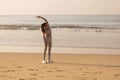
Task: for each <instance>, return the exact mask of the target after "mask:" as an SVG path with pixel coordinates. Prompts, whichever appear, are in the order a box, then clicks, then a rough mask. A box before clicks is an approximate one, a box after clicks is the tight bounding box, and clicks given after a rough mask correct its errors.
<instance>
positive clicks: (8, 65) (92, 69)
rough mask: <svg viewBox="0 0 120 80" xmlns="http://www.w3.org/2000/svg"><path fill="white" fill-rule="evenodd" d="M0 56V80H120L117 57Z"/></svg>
mask: <svg viewBox="0 0 120 80" xmlns="http://www.w3.org/2000/svg"><path fill="white" fill-rule="evenodd" d="M52 59H53V60H54V63H49V64H43V63H41V62H42V54H37V53H34V54H33V53H29V54H27V53H24V54H20V53H19V54H18V53H0V80H41V79H42V80H68V79H69V80H120V55H112V54H111V55H107V54H103V55H102V54H101V55H98V54H97V55H95V54H94V55H92V54H91V55H89V54H86V55H85V54H52Z"/></svg>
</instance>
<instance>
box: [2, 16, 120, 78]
mask: <svg viewBox="0 0 120 80" xmlns="http://www.w3.org/2000/svg"><path fill="white" fill-rule="evenodd" d="M45 17H46V18H47V20H48V21H49V22H50V27H51V30H52V51H51V53H52V60H53V61H54V63H47V64H43V63H42V59H43V52H44V42H43V38H42V37H43V36H42V33H41V31H40V29H39V28H40V25H41V23H42V21H40V20H38V19H36V17H35V16H32V15H31V16H27V15H24V16H22V15H21V16H20V15H13V16H0V80H120V23H119V22H120V16H119V15H118V16H117V15H116V16H112V15H111V16H106V15H103V16H102V15H98V16H97V15H96V16H92V15H91V16H90V15H88V16H85V15H81V16H80V15H77V16H74V15H70V16H66V15H63V16H62V15H61V16H57V15H56V16H55V15H51V16H50V15H48V16H45Z"/></svg>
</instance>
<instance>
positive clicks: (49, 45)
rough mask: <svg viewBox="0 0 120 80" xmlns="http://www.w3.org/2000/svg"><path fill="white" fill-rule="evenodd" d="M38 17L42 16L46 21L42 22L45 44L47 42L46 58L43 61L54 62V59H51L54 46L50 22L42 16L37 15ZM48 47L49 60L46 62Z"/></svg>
mask: <svg viewBox="0 0 120 80" xmlns="http://www.w3.org/2000/svg"><path fill="white" fill-rule="evenodd" d="M37 18H41V19H43V20H44V21H45V22H44V23H43V24H41V31H42V33H43V39H44V44H45V49H44V56H43V57H44V58H43V61H42V63H47V62H48V63H53V61H51V57H50V56H51V48H52V33H51V29H50V26H49V23H48V21H47V19H45V18H43V17H41V16H37ZM47 49H48V61H47V62H46V59H45V58H46V51H47Z"/></svg>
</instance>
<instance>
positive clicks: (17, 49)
mask: <svg viewBox="0 0 120 80" xmlns="http://www.w3.org/2000/svg"><path fill="white" fill-rule="evenodd" d="M43 51H44V47H23V46H0V53H43ZM52 53H53V54H57V53H60V54H120V50H119V49H99V48H66V47H64V48H62V47H53V48H52Z"/></svg>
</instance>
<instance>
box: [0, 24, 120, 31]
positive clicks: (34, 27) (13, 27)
mask: <svg viewBox="0 0 120 80" xmlns="http://www.w3.org/2000/svg"><path fill="white" fill-rule="evenodd" d="M40 27H41V26H40V25H24V24H23V25H0V30H22V29H24V30H39V29H40ZM50 27H51V28H53V29H63V28H69V29H120V27H99V26H80V25H52V26H50Z"/></svg>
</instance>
